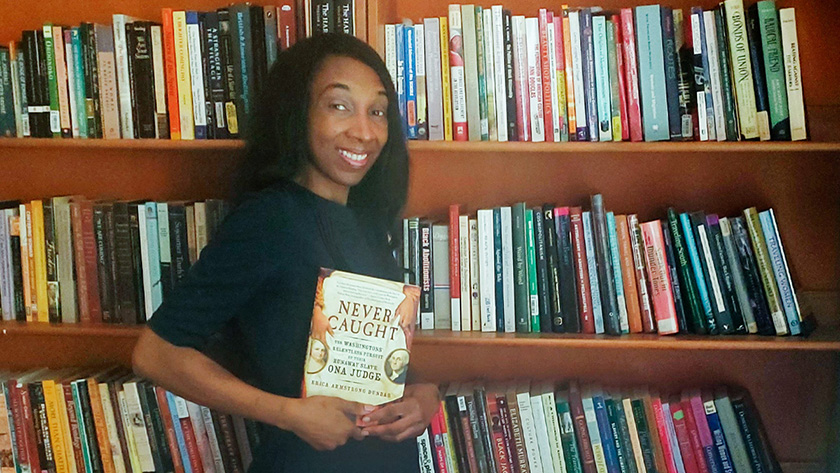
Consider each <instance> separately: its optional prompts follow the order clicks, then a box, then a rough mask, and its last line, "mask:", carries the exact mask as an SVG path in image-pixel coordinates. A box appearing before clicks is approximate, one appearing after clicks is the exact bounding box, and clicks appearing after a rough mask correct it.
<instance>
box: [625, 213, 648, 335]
mask: <svg viewBox="0 0 840 473" xmlns="http://www.w3.org/2000/svg"><path fill="white" fill-rule="evenodd" d="M627 227H628V231H629V233H630V246H631V247H632V248H633V261H635V268H636V283H637V285H638V288H639V307H640V309H641V316H642V331H643V332H646V333H651V332H653V331H654V330H655V326H654V321H653V307H652V305H651V298H650V297H651V296H650V288H649V287H648V277H647V270H646V268H645V244H644V239H643V238H642V230H641V228H640V226H639V220H638V218H637V217H636V215H635V214H631V215H628V216H627Z"/></svg>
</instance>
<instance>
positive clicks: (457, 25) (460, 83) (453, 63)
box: [448, 5, 469, 141]
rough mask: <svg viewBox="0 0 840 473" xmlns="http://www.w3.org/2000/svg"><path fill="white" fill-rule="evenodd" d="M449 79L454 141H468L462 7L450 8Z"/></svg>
mask: <svg viewBox="0 0 840 473" xmlns="http://www.w3.org/2000/svg"><path fill="white" fill-rule="evenodd" d="M448 27H449V78H450V81H451V92H452V139H454V140H455V141H467V140H468V139H469V135H468V130H467V89H466V87H467V84H466V77H465V71H464V65H465V61H464V37H463V35H462V25H461V7H460V6H459V5H450V6H449V25H448Z"/></svg>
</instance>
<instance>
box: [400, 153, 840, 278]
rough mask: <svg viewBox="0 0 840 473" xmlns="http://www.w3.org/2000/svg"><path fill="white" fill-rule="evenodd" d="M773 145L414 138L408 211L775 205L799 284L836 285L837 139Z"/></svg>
mask: <svg viewBox="0 0 840 473" xmlns="http://www.w3.org/2000/svg"><path fill="white" fill-rule="evenodd" d="M484 145H486V146H484ZM771 145H773V143H771V144H768V145H751V144H748V143H731V144H726V143H722V144H719V145H717V146H716V144H703V143H658V144H657V143H653V144H641V143H562V144H556V145H544V144H540V143H532V144H525V143H507V144H505V143H496V144H492V143H484V144H482V143H466V144H457V145H449V144H447V145H446V147H444V145H438V144H434V143H427V144H422V145H421V144H417V145H412V147H411V149H412V163H411V180H410V192H409V208H408V209H407V213H408V214H416V215H427V216H431V217H434V218H438V219H442V220H444V219H445V218H446V215H447V214H446V211H447V208H448V206H449V205H450V204H452V203H461V204H464V206H465V208H464V210H463V211H465V212H474V211H475V210H476V209H478V208H486V207H492V206H497V205H509V204H512V203H514V202H518V201H525V202H527V203H528V204H529V205H537V204H541V203H543V202H555V203H557V204H558V205H582V206H584V207H585V208H588V207H589V197H590V195H592V194H595V193H598V192H600V193H602V194H603V195H604V200H605V203H606V207H607V209H609V210H613V211H615V212H616V213H617V214H618V213H638V214H639V218H640V219H641V220H642V221H645V220H650V219H654V218H662V217H664V216H665V210H666V209H667V208H668V206H674V207H676V208H677V209H678V210H681V211H691V210H698V209H702V210H705V211H706V212H708V213H718V214H720V215H722V216H726V215H736V214H738V213H740V212H741V210H742V209H744V208H746V207H749V206H756V207H759V208H760V209H764V208H768V207H773V208H774V209H775V211H776V218H777V220H778V222H779V226H780V232H781V235H782V240H783V241H784V244H785V249H786V252H787V257H788V263H789V264H790V266H791V271H792V272H793V274H794V281H796V282H797V283H798V284H797V287H798V288H800V289H801V290H809V291H833V292H836V291H837V290H838V289H840V277H838V276H840V239H839V238H838V237H837V235H840V219H838V216H840V186H838V185H837V183H838V182H840V153H838V151H837V150H836V147H835V146H834V145H820V144H806V146H803V147H801V148H799V149H801V150H802V151H800V152H797V151H792V149H794V147H793V145H787V146H785V145H781V146H779V147H778V148H771V147H770V146H771ZM518 146H522V147H523V149H524V150H525V152H516V149H517V147H518ZM718 146H719V147H718ZM729 146H731V150H729V151H725V152H724V151H723V149H729V148H727V147H729ZM826 146H827V147H826ZM811 147H812V148H811ZM444 149H446V151H444ZM537 149H543V150H545V152H536V150H537ZM715 149H717V150H718V151H714V150H715ZM773 149H777V150H778V151H776V152H772V150H773ZM809 149H813V151H808V150H809ZM659 150H662V152H658V151H659ZM677 150H679V151H677Z"/></svg>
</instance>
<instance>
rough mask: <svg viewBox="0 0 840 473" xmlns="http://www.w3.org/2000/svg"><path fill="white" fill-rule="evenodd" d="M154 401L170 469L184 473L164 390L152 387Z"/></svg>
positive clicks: (171, 410) (170, 411) (173, 421)
mask: <svg viewBox="0 0 840 473" xmlns="http://www.w3.org/2000/svg"><path fill="white" fill-rule="evenodd" d="M154 391H155V399H157V403H158V407H159V409H160V412H161V421H162V423H163V430H164V433H165V435H166V444H167V446H168V447H169V451H170V453H174V454H172V455H170V456H171V457H172V468H173V469H174V471H175V472H176V473H184V472H185V471H186V470H185V469H184V464H183V462H182V460H181V455H180V451H179V450H178V438H177V435H176V433H175V420H174V419H173V415H172V412H173V409H174V406H173V407H170V406H169V399H167V395H166V390H164V389H163V388H161V387H159V386H155V387H154Z"/></svg>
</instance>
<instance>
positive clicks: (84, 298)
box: [70, 201, 91, 323]
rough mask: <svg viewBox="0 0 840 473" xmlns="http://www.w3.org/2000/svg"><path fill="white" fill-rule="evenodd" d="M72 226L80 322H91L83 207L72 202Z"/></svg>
mask: <svg viewBox="0 0 840 473" xmlns="http://www.w3.org/2000/svg"><path fill="white" fill-rule="evenodd" d="M70 227H71V228H72V230H73V258H74V259H75V261H76V265H75V269H76V292H77V299H78V301H79V322H81V323H90V322H91V318H90V298H89V296H88V281H87V272H86V271H85V269H86V267H85V264H84V261H85V243H84V239H83V236H82V208H81V206H80V205H79V203H78V202H75V201H74V202H70Z"/></svg>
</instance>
